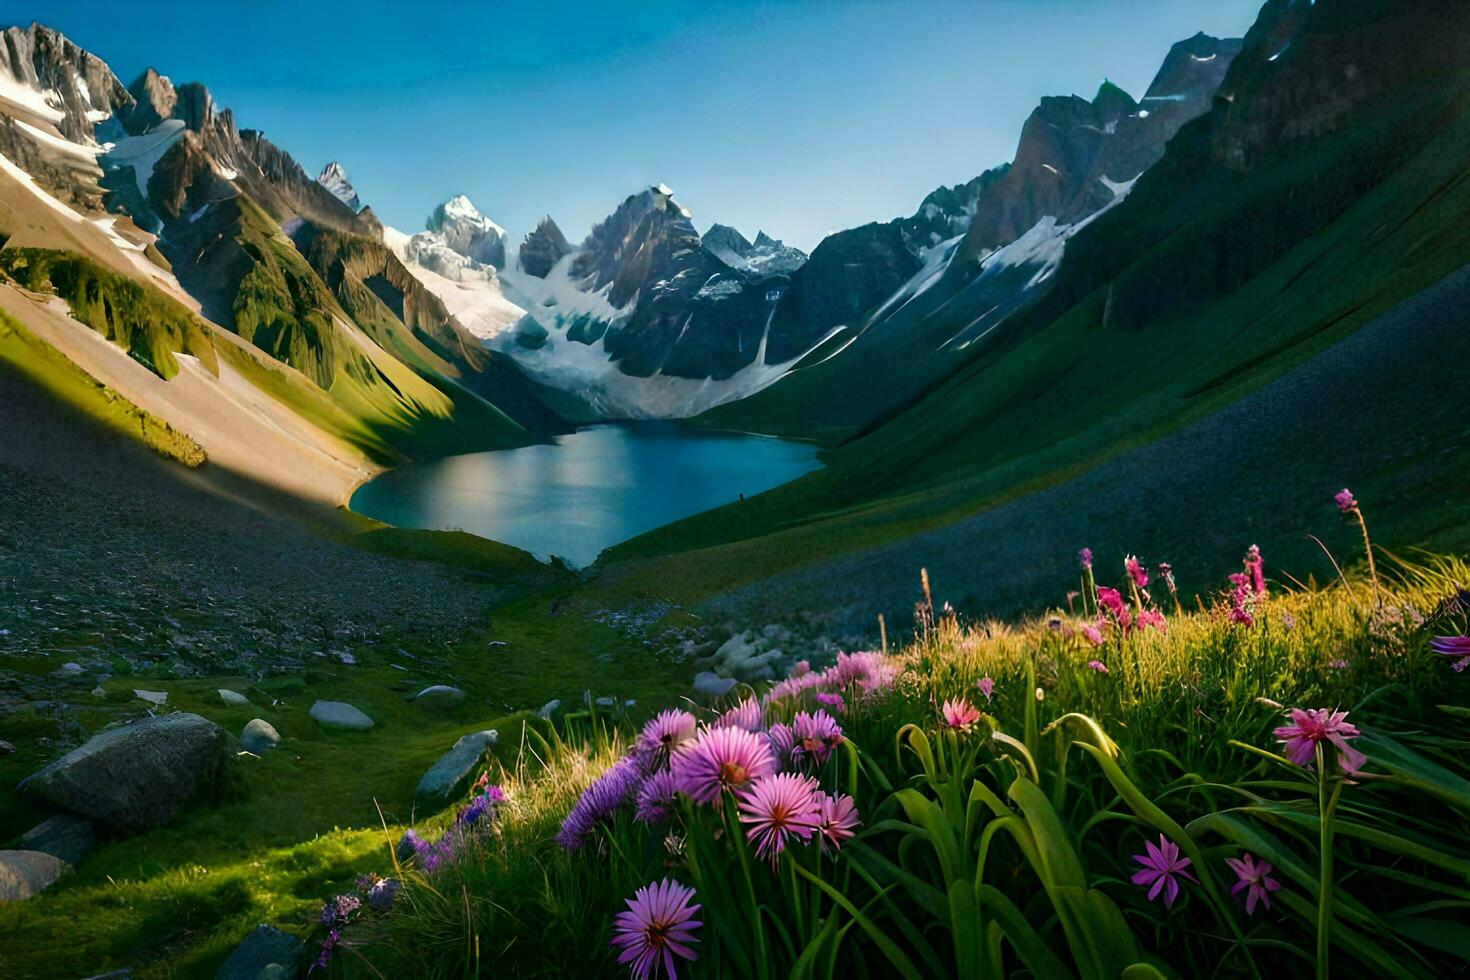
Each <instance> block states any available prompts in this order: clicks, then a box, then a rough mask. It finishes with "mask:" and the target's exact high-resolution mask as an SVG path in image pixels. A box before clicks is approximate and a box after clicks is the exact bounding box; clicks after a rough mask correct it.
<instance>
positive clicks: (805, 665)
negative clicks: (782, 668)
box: [791, 660, 812, 677]
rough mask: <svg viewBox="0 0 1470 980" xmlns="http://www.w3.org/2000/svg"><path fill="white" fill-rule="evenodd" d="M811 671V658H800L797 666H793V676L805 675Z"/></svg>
mask: <svg viewBox="0 0 1470 980" xmlns="http://www.w3.org/2000/svg"><path fill="white" fill-rule="evenodd" d="M811 672H812V664H811V661H810V660H798V661H797V662H796V664H795V666H793V667H792V668H791V676H792V677H803V676H805V675H807V674H810V673H811Z"/></svg>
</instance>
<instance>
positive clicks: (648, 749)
mask: <svg viewBox="0 0 1470 980" xmlns="http://www.w3.org/2000/svg"><path fill="white" fill-rule="evenodd" d="M698 727H699V723H698V722H697V721H695V718H694V716H693V715H691V714H690V713H689V712H687V711H678V710H675V709H673V708H670V709H669V710H667V711H660V712H659V713H658V714H656V715H654V716H653V717H652V718H650V719H649V720H648V724H646V725H644V726H643V731H641V732H639V733H638V741H637V743H636V744H635V746H634V751H635V752H636V753H637V754H638V757H639V759H640V760H641V761H642V762H643V765H644V766H645V767H646V768H648V769H664V768H667V767H668V764H669V759H670V757H672V756H673V754H674V750H675V749H677V748H678V747H679V746H681V745H683V744H684V743H685V742H689V741H693V739H694V734H695V731H696V730H697V729H698Z"/></svg>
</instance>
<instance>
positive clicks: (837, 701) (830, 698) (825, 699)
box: [817, 691, 847, 714]
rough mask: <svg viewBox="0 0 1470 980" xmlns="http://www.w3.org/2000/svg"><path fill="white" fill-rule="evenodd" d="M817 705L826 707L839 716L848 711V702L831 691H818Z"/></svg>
mask: <svg viewBox="0 0 1470 980" xmlns="http://www.w3.org/2000/svg"><path fill="white" fill-rule="evenodd" d="M817 704H820V705H825V706H826V707H828V708H831V709H832V710H833V711H835V712H837V713H838V714H842V713H843V712H844V711H846V710H847V702H846V701H844V700H842V695H840V694H833V693H831V692H830V691H818V692H817Z"/></svg>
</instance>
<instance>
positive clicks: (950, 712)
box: [939, 698, 980, 732]
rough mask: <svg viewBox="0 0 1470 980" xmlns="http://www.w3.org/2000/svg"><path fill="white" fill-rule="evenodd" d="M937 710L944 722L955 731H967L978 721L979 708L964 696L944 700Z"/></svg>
mask: <svg viewBox="0 0 1470 980" xmlns="http://www.w3.org/2000/svg"><path fill="white" fill-rule="evenodd" d="M939 711H940V714H941V715H943V716H944V723H945V724H946V725H948V726H949V727H950V728H952V729H954V730H955V731H957V732H968V731H970V730H971V729H973V728H974V727H975V726H976V725H978V724H979V723H980V709H979V708H977V707H975V706H974V705H973V704H971V703H970V702H968V701H966V700H965V699H964V698H960V699H959V700H958V701H954V700H950V701H946V702H944V705H943V707H941V708H940V709H939Z"/></svg>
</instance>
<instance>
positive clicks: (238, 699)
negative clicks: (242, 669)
mask: <svg viewBox="0 0 1470 980" xmlns="http://www.w3.org/2000/svg"><path fill="white" fill-rule="evenodd" d="M219 699H220V700H221V701H223V702H224V703H225V704H249V703H250V699H249V698H247V697H246V696H245V695H243V694H241V693H240V692H239V691H231V690H229V689H228V688H224V687H222V688H220V689H219Z"/></svg>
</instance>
